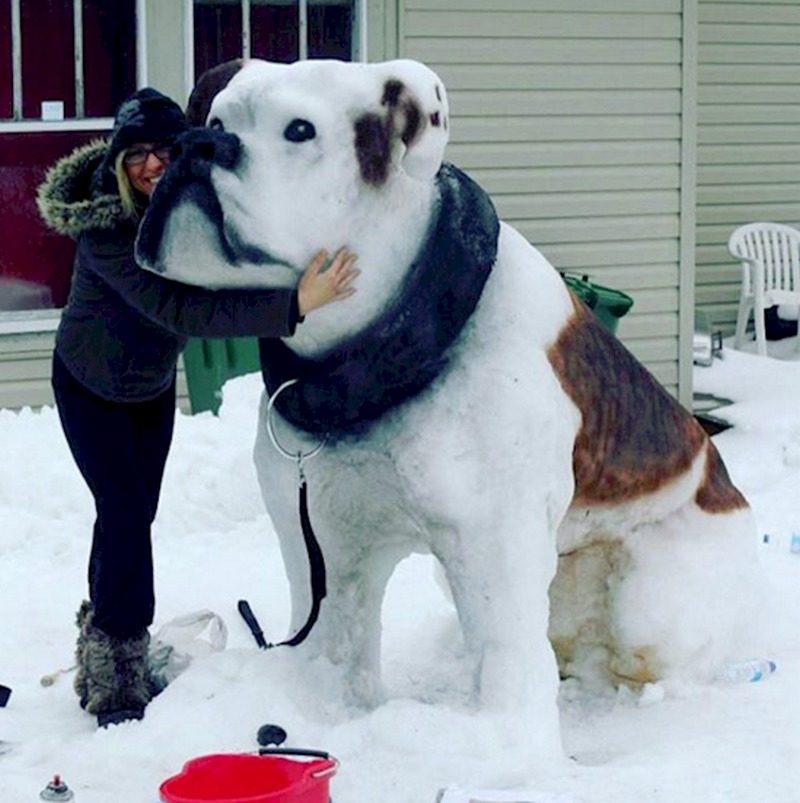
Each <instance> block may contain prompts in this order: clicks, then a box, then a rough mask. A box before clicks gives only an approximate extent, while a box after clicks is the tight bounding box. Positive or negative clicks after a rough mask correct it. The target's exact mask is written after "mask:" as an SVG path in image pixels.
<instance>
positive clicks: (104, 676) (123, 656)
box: [74, 602, 158, 728]
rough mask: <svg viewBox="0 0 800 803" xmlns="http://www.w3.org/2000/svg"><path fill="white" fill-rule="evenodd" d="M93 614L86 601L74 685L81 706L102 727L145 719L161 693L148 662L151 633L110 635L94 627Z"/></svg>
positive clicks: (81, 615) (79, 619)
mask: <svg viewBox="0 0 800 803" xmlns="http://www.w3.org/2000/svg"><path fill="white" fill-rule="evenodd" d="M93 613H94V610H93V608H92V605H91V603H90V602H83V603H82V604H81V607H80V609H79V610H78V614H77V624H78V628H79V633H78V643H77V645H76V648H75V662H76V664H77V666H78V671H77V674H76V675H75V682H74V685H75V691H76V692H77V694H78V697H79V698H80V703H81V707H82V708H84V709H86V711H87V712H88V713H90V714H94V715H95V716H96V717H97V724H98V725H100V727H101V728H104V727H106V726H108V725H115V724H117V723H120V722H125V721H126V720H129V719H141V718H142V717H143V716H144V709H145V707H146V706H147V704H148V703H149V702H150V700H151V699H152V698H153V697H154V696H155V694H156V693H157V691H158V689H157V687H156V684H155V683H154V682H153V679H152V677H151V673H150V669H149V667H148V661H147V655H148V648H149V646H150V634H149V633H148V632H147V630H144V631H142V633H141V634H139V635H137V636H134V637H132V638H127V639H122V638H116V637H114V636H109V635H108V634H107V633H105V632H103V631H102V630H100V628H98V627H95V626H94V625H93V624H92V619H93Z"/></svg>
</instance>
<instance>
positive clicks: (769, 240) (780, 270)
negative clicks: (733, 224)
mask: <svg viewBox="0 0 800 803" xmlns="http://www.w3.org/2000/svg"><path fill="white" fill-rule="evenodd" d="M728 250H729V251H730V252H731V254H732V255H733V256H735V257H736V258H737V259H739V260H740V261H741V263H742V295H741V298H740V299H739V313H738V315H737V318H736V335H735V337H734V348H737V349H740V348H741V347H742V345H743V344H744V341H745V332H746V330H747V322H748V321H749V319H750V313H751V312H752V313H753V318H754V320H755V329H756V345H757V347H758V353H759V354H760V355H762V356H766V354H767V332H766V326H765V324H764V312H765V310H767V309H769V308H770V307H772V306H774V305H775V304H791V305H800V231H798V230H797V229H795V228H792V226H786V225H784V224H782V223H748V224H747V225H746V226H740V227H739V228H738V229H736V230H735V231H734V232H733V234H731V237H730V240H729V241H728ZM797 348H798V349H799V350H800V334H798V337H797Z"/></svg>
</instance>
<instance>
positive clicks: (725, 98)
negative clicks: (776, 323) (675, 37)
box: [696, 0, 800, 334]
mask: <svg viewBox="0 0 800 803" xmlns="http://www.w3.org/2000/svg"><path fill="white" fill-rule="evenodd" d="M698 27H699V45H698V49H699V66H698V156H697V158H698V171H697V174H698V189H697V194H698V205H697V257H696V261H697V290H696V292H697V305H698V307H699V308H700V309H703V310H705V311H706V312H707V313H708V314H709V316H710V318H711V320H712V322H713V325H714V328H718V329H721V330H722V331H723V332H724V333H725V334H731V333H732V332H733V330H734V327H735V325H736V308H737V305H738V301H739V294H740V287H741V269H740V267H739V265H738V263H737V262H735V261H734V260H733V258H732V257H731V256H730V255H729V253H728V249H727V242H728V238H729V237H730V234H731V232H732V231H733V230H734V229H735V228H736V227H737V226H740V225H742V224H744V223H750V222H753V221H757V220H768V221H774V222H777V223H788V224H790V225H795V226H797V225H800V47H798V41H800V2H798V0H769V2H767V1H766V0H743V1H742V2H736V1H735V0H724V1H722V0H700V2H699V26H698Z"/></svg>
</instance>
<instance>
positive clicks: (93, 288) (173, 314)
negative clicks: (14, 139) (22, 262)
mask: <svg viewBox="0 0 800 803" xmlns="http://www.w3.org/2000/svg"><path fill="white" fill-rule="evenodd" d="M106 147H107V146H106V143H104V142H103V141H97V142H94V143H91V144H89V145H85V146H82V147H80V148H77V149H76V150H75V151H73V152H72V153H71V154H70V155H69V156H66V157H64V158H63V159H61V160H60V161H59V162H57V163H56V165H55V166H54V167H53V168H52V169H51V170H50V171H49V172H48V174H47V177H46V179H45V181H44V183H43V184H42V185H41V187H40V188H39V192H38V196H37V203H38V206H39V211H40V213H41V215H42V217H43V219H44V221H45V223H47V225H48V226H50V228H52V229H54V230H55V231H57V232H58V233H60V234H66V235H68V236H70V237H72V238H74V239H75V240H77V253H76V255H75V266H74V272H73V276H72V285H71V289H70V294H69V298H68V300H67V304H66V306H65V307H64V310H63V313H62V316H61V323H60V325H59V328H58V332H57V334H56V352H57V354H58V355H59V357H60V358H61V359H62V360H63V361H64V363H65V364H66V366H67V368H68V369H69V371H70V373H71V374H72V375H73V376H74V377H75V378H76V379H77V380H78V381H79V382H81V383H82V384H83V385H85V386H86V387H87V388H89V389H90V390H91V391H93V392H94V393H96V394H97V395H98V396H100V397H102V398H105V399H109V400H113V401H143V400H146V399H151V398H155V397H156V396H158V395H159V394H160V393H162V392H163V391H164V390H165V389H166V388H167V387H168V386H169V384H170V382H172V379H173V377H174V375H175V367H176V364H177V359H178V355H179V354H180V352H181V350H182V349H183V347H184V346H185V345H186V342H187V340H188V338H189V337H190V336H197V337H238V336H257V337H272V338H275V337H286V336H289V335H291V334H293V333H294V329H295V326H296V325H297V322H298V319H299V315H298V307H297V291H296V290H290V289H278V290H264V289H258V290H256V289H253V290H207V289H204V288H200V287H193V286H190V285H185V284H180V283H179V282H174V281H170V280H169V279H165V278H163V277H161V276H158V275H157V274H155V273H151V272H149V271H146V270H143V269H142V268H140V267H139V266H138V265H137V264H136V262H135V260H134V256H133V247H134V240H135V237H136V221H132V220H130V219H126V218H125V216H124V214H123V211H122V203H121V200H120V198H119V196H118V195H107V194H103V193H101V192H98V191H97V190H96V189H94V187H95V185H96V182H93V181H92V177H93V175H94V173H95V170H96V169H97V166H98V165H99V164H100V162H101V161H102V159H103V156H104V154H105V150H106ZM187 259H191V254H187Z"/></svg>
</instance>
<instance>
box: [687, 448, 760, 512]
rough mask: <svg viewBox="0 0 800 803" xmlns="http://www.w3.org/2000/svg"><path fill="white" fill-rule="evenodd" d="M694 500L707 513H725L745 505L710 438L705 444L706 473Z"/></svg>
mask: <svg viewBox="0 0 800 803" xmlns="http://www.w3.org/2000/svg"><path fill="white" fill-rule="evenodd" d="M695 502H697V505H698V507H700V508H701V509H702V510H705V511H706V512H707V513H727V512H728V511H731V510H739V509H741V508H746V507H747V500H746V499H745V498H744V497H743V496H742V494H741V493H740V492H739V489H738V488H737V487H736V486H735V485H734V484H733V483H732V482H731V478H730V477H729V476H728V470H727V469H726V468H725V464H724V463H723V462H722V458H721V457H720V456H719V452H718V451H717V447H716V446H714V444H713V443H712V442H711V441H710V440H709V442H708V446H707V458H706V473H705V477H704V478H703V482H702V484H701V485H700V487H699V488H698V489H697V494H696V496H695Z"/></svg>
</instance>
